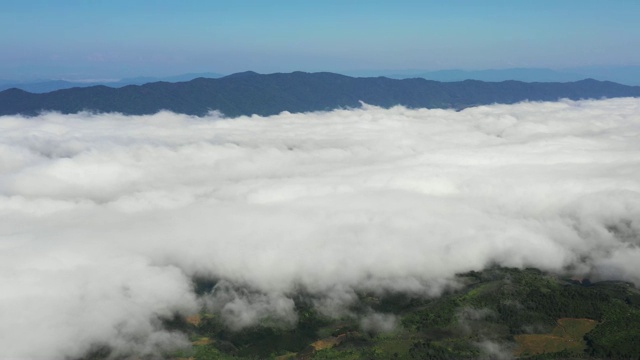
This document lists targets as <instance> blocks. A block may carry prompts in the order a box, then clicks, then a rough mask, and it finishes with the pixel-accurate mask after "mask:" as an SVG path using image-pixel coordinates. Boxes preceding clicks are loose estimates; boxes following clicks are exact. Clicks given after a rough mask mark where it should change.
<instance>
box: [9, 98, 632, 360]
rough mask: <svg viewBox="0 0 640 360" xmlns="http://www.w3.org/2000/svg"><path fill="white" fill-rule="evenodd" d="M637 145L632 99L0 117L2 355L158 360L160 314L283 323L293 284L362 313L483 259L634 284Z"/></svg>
mask: <svg viewBox="0 0 640 360" xmlns="http://www.w3.org/2000/svg"><path fill="white" fill-rule="evenodd" d="M639 136H640V99H637V98H620V99H609V100H583V101H568V100H565V101H560V102H549V103H529V102H523V103H520V104H514V105H490V106H479V107H474V108H468V109H465V110H462V111H454V110H443V109H407V108H404V107H400V106H398V107H393V108H390V109H383V108H379V107H375V106H369V105H364V106H363V107H362V108H358V109H342V110H334V111H330V112H318V113H306V114H291V113H287V112H283V113H281V114H279V115H275V116H270V117H260V116H251V117H239V118H235V119H229V118H222V117H221V116H220V115H219V114H217V113H212V114H210V115H208V116H205V117H201V118H199V117H191V116H187V115H181V114H174V113H170V112H160V113H157V114H154V115H145V116H125V115H122V114H90V113H79V114H71V115H61V114H57V113H44V114H41V115H39V116H36V117H29V118H25V117H21V116H3V117H0V153H1V154H2V161H0V319H2V321H1V322H0V358H3V359H38V358H41V359H55V360H57V359H69V358H78V357H81V356H82V355H83V354H85V353H86V351H87V350H89V349H91V346H92V345H95V344H101V345H105V346H109V347H111V348H113V349H114V351H115V354H114V355H123V356H128V355H132V354H136V355H153V354H158V353H159V352H162V351H163V350H166V349H169V348H175V347H188V346H189V342H188V341H187V339H186V337H185V335H184V334H179V333H175V332H169V331H167V330H166V329H164V328H163V327H162V322H161V321H159V320H160V319H166V318H170V317H172V316H173V315H174V314H181V315H184V316H187V315H191V314H195V313H198V312H199V311H200V310H201V309H202V310H206V311H208V312H213V313H214V314H216V316H220V319H222V321H223V322H224V323H225V324H226V325H227V326H228V327H229V328H230V329H231V330H238V329H243V328H246V327H247V326H251V325H253V324H256V323H258V322H259V321H261V320H264V319H270V321H274V319H277V320H280V321H282V322H284V323H285V324H287V325H295V324H296V322H297V319H298V314H297V312H296V309H295V305H294V301H293V297H294V296H296V291H297V290H299V289H305V290H306V292H307V293H308V294H310V296H311V298H312V299H313V306H314V307H315V309H316V310H317V311H319V312H321V313H322V314H325V315H327V316H332V317H343V316H358V315H356V314H351V313H350V312H349V308H350V305H352V304H353V303H354V302H355V301H356V299H357V296H356V291H366V292H369V291H371V292H385V291H402V292H404V293H408V294H410V295H412V296H419V297H423V296H425V297H429V296H437V295H439V294H440V293H441V292H442V291H443V290H445V289H448V288H451V287H453V286H456V280H455V276H454V275H455V274H456V273H462V272H467V271H471V270H476V271H479V270H482V269H484V268H486V267H488V266H494V265H502V266H510V267H520V268H523V267H535V268H539V269H542V270H546V271H551V272H556V273H560V274H562V276H569V277H576V278H583V277H587V278H590V279H591V280H592V281H598V280H624V281H630V282H633V283H634V284H635V285H636V286H640V268H639V267H638V266H637V264H639V263H640V221H639V219H640V142H638V137H639ZM194 276H198V277H200V278H207V279H215V280H216V281H217V284H216V286H215V288H214V289H213V291H212V292H208V293H205V294H202V295H197V294H196V293H195V292H194V288H193V285H192V282H191V279H192V278H193V277H194ZM367 316H368V315H367ZM372 316H373V317H372V318H362V319H361V324H362V328H363V329H367V328H369V327H370V326H372V323H376V322H377V323H380V322H381V321H382V322H384V323H385V324H388V326H389V327H393V325H394V323H396V324H397V322H396V321H394V320H395V319H394V318H393V317H392V315H390V314H384V313H380V314H372ZM390 316H391V317H390ZM376 319H377V320H376ZM34 339H37V346H34ZM132 358H135V356H132Z"/></svg>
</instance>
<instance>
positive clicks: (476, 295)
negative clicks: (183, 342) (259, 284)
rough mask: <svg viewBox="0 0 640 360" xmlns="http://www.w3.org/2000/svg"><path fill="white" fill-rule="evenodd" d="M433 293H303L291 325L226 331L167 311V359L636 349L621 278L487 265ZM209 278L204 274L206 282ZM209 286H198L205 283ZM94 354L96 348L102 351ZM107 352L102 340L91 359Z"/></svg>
mask: <svg viewBox="0 0 640 360" xmlns="http://www.w3.org/2000/svg"><path fill="white" fill-rule="evenodd" d="M458 280H459V282H460V283H462V284H466V285H464V286H463V287H462V288H461V289H459V290H457V291H453V292H449V293H446V294H444V295H442V296H441V297H438V298H431V299H430V298H423V297H411V296H407V295H405V294H388V295H385V296H380V295H376V294H372V293H360V294H358V296H359V302H358V303H356V304H354V305H353V307H352V308H351V309H349V310H350V311H352V313H354V314H355V316H353V317H346V318H341V319H331V318H328V317H326V316H323V315H321V314H320V313H318V312H317V311H316V310H315V309H314V308H313V306H312V305H310V304H311V303H312V301H310V300H309V298H307V297H305V295H299V296H297V297H296V298H295V299H294V300H295V303H296V311H297V312H298V317H299V322H298V324H297V325H296V327H295V328H287V327H282V326H274V325H273V324H271V325H267V324H263V325H261V326H256V327H253V328H248V329H244V330H241V331H236V332H234V331H231V330H229V329H228V328H226V327H225V326H224V324H223V323H222V321H221V320H220V318H219V317H218V316H216V315H215V314H207V313H203V314H201V315H200V316H195V317H190V318H188V319H179V318H176V319H172V320H171V321H167V324H166V325H167V327H169V328H171V329H175V330H178V331H183V332H186V333H188V334H189V336H190V338H191V340H192V342H193V347H192V349H190V350H184V351H181V352H178V353H175V354H168V355H167V358H172V359H192V360H204V359H206V360H208V359H280V360H286V359H475V358H482V357H486V356H489V355H496V354H498V353H500V354H502V355H508V356H514V357H519V358H527V359H563V358H620V359H640V341H638V339H640V291H639V290H638V289H636V288H635V287H634V286H633V285H631V284H628V283H624V282H600V283H593V284H592V283H590V282H588V281H583V282H578V281H575V280H569V279H563V278H561V277H559V276H555V275H552V274H546V273H543V272H541V271H538V270H535V269H526V270H518V269H508V268H492V269H488V270H485V271H483V272H470V273H467V274H461V275H459V276H458ZM209 285H211V284H209ZM210 288H211V286H204V287H203V288H202V291H208V290H207V289H210ZM371 312H376V313H386V314H394V315H395V316H396V317H397V319H398V324H399V326H397V327H396V329H395V330H393V331H392V332H388V333H375V332H371V331H364V330H362V329H361V327H360V325H359V321H360V318H361V316H364V315H366V314H370V313H371ZM102 355H103V356H102ZM107 355H108V352H105V351H104V349H100V351H97V352H93V353H92V354H91V356H92V357H91V359H98V358H104V357H106V356H107Z"/></svg>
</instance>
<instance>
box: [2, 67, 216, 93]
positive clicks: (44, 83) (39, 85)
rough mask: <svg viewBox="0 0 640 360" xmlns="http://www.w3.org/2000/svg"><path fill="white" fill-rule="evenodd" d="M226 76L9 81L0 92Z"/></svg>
mask: <svg viewBox="0 0 640 360" xmlns="http://www.w3.org/2000/svg"><path fill="white" fill-rule="evenodd" d="M223 76H224V75H222V74H218V73H211V72H208V73H189V74H182V75H175V76H166V77H150V76H140V77H133V78H125V79H121V80H118V81H106V80H105V81H100V80H95V81H70V80H41V81H30V82H15V81H9V80H0V91H2V90H7V89H11V88H17V89H20V90H24V91H27V92H31V93H47V92H51V91H56V90H62V89H70V88H74V87H90V86H98V85H105V86H109V87H113V88H118V87H123V86H127V85H143V84H146V83H150V82H157V81H166V82H179V81H190V80H193V79H196V78H199V77H207V78H212V79H216V78H220V77H223Z"/></svg>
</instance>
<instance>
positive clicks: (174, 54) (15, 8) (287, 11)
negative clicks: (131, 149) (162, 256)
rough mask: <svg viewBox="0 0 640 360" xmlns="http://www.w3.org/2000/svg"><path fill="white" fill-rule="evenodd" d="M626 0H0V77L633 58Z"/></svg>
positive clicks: (636, 33) (633, 5) (524, 64)
mask: <svg viewBox="0 0 640 360" xmlns="http://www.w3.org/2000/svg"><path fill="white" fill-rule="evenodd" d="M639 12H640V3H638V2H635V1H616V2H603V1H594V0H587V1H577V0H569V1H562V2H558V1H547V0H544V1H535V2H513V1H501V0H489V1H482V2H477V1H447V2H441V1H420V2H418V1H407V0H405V1H396V2H384V1H375V2H358V1H351V2H345V1H324V2H322V3H321V4H320V3H313V2H299V1H280V2H278V3H277V4H273V3H266V2H261V1H255V0H254V1H248V0H247V1H233V2H232V1H218V2H204V1H166V2H162V3H157V2H153V3H151V2H144V1H140V2H135V3H131V2H128V1H123V0H115V1H109V2H82V1H73V0H62V1H56V2H50V1H44V0H26V1H20V2H5V3H4V4H3V11H2V12H1V13H0V24H1V25H0V29H1V30H3V31H0V46H1V47H2V49H3V52H2V54H0V79H9V80H12V79H16V80H17V79H51V78H56V79H80V80H86V79H121V78H128V77H137V76H154V77H158V76H159V77H162V76H171V75H177V74H183V73H197V72H216V73H222V74H230V73H235V72H240V71H246V70H253V71H256V72H259V73H272V72H291V71H308V72H316V71H331V72H338V73H350V72H357V71H373V70H380V69H387V70H398V71H401V70H407V69H424V70H427V71H434V70H446V69H462V70H483V69H506V68H549V69H568V68H580V67H592V66H607V67H611V66H638V65H640V42H639V41H640V27H638V26H636V16H635V15H636V14H638V13H639Z"/></svg>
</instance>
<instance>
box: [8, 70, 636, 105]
mask: <svg viewBox="0 0 640 360" xmlns="http://www.w3.org/2000/svg"><path fill="white" fill-rule="evenodd" d="M638 96H640V86H627V85H621V84H617V83H613V82H608V81H597V80H594V79H585V80H580V81H575V82H564V83H561V82H532V83H527V82H521V81H513V80H510V81H502V82H483V81H478V80H465V81H459V82H438V81H433V80H425V79H423V78H411V79H390V78H386V77H368V78H359V77H349V76H345V75H340V74H335V73H327V72H321V73H305V72H293V73H275V74H266V75H265V74H258V73H255V72H251V71H249V72H243V73H236V74H232V75H229V76H225V77H222V78H217V79H215V78H196V79H193V80H191V81H184V82H175V83H170V82H163V81H161V82H152V83H146V84H143V85H127V86H124V87H119V88H114V87H107V86H104V85H98V86H90V87H83V88H70V89H64V90H57V91H52V92H48V93H42V94H34V93H29V92H26V91H24V90H19V89H15V88H13V89H8V90H5V91H2V92H0V115H11V114H24V115H35V114H38V113H40V112H42V111H58V112H61V113H76V112H80V111H94V112H119V113H123V114H132V115H141V114H153V113H156V112H158V111H161V110H170V111H174V112H177V113H184V114H190V115H204V114H206V113H208V112H210V111H214V110H217V111H220V112H222V113H223V114H225V115H226V116H240V115H252V114H257V115H273V114H278V113H280V112H282V111H289V112H309V111H326V110H333V109H336V108H352V107H359V106H360V104H361V102H364V103H367V104H370V105H376V106H382V107H391V106H395V105H403V106H407V107H411V108H419V107H427V108H452V109H463V108H466V107H470V106H476V105H483V104H492V103H504V104H510V103H515V102H520V101H525V100H529V101H556V100H558V99H562V98H567V99H573V100H578V99H589V98H591V99H599V98H613V97H638Z"/></svg>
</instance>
